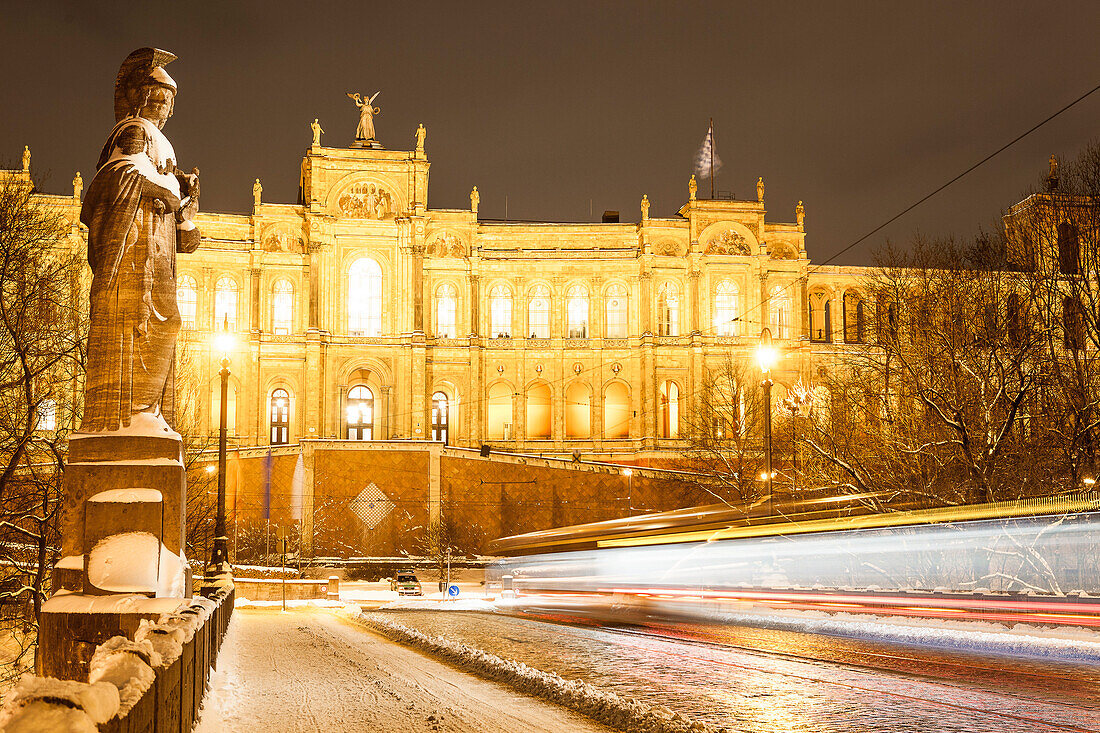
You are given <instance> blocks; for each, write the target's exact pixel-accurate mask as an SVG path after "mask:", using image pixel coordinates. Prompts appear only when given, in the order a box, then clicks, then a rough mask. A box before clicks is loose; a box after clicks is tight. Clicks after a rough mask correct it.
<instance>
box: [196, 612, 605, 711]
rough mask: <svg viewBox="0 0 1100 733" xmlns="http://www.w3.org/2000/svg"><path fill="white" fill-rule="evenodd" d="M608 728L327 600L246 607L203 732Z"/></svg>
mask: <svg viewBox="0 0 1100 733" xmlns="http://www.w3.org/2000/svg"><path fill="white" fill-rule="evenodd" d="M432 730H439V731H470V732H471V733H474V732H476V733H497V732H499V733H513V732H514V731H578V732H582V733H583V732H584V731H606V730H608V729H607V728H604V727H603V726H600V725H597V724H595V723H593V722H591V721H589V720H588V719H587V718H584V717H581V716H579V715H577V714H575V713H572V712H570V711H568V710H565V709H564V708H560V707H557V706H555V705H552V704H550V703H546V702H543V701H540V700H536V699H534V698H530V697H526V696H523V695H520V694H517V693H515V692H513V691H512V690H510V689H508V688H506V687H504V686H501V685H498V684H495V683H492V682H486V681H484V680H482V679H479V678H477V677H474V676H472V675H468V674H465V673H462V672H458V671H456V670H454V669H452V668H451V667H448V666H447V665H445V664H442V663H440V662H437V661H434V660H432V659H429V658H428V657H425V656H423V655H421V654H419V653H417V652H415V651H411V650H409V649H407V648H405V647H402V646H399V645H397V644H395V643H393V642H391V641H388V640H387V639H384V638H383V637H381V636H377V635H375V634H373V633H371V632H369V631H366V630H364V629H363V628H362V627H361V626H357V625H353V624H351V623H349V622H347V621H344V620H343V619H341V618H339V617H338V616H336V615H334V614H332V613H330V612H328V611H325V610H318V609H309V608H299V609H295V610H291V611H288V612H286V613H284V612H281V611H279V610H277V609H270V610H269V609H251V608H249V609H238V610H237V611H236V612H235V613H234V616H233V622H232V624H231V625H230V628H229V633H228V635H227V636H226V639H225V643H224V645H223V647H222V652H221V656H220V658H219V660H218V669H217V671H216V672H215V673H214V675H213V679H212V689H211V691H210V693H209V694H208V696H207V702H206V706H205V709H204V710H203V713H202V718H201V720H200V722H199V725H198V727H197V728H196V731H197V733H282V732H283V731H317V732H320V731H324V733H342V732H343V731H347V732H348V733H352V732H354V733H362V732H363V731H369V733H390V732H391V731H392V732H393V733H403V732H405V731H409V732H410V733H411V732H413V731H417V732H419V731H432Z"/></svg>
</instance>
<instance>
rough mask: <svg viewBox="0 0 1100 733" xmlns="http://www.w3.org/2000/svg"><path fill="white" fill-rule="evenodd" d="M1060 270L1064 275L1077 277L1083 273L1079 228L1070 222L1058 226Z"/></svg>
mask: <svg viewBox="0 0 1100 733" xmlns="http://www.w3.org/2000/svg"><path fill="white" fill-rule="evenodd" d="M1058 270H1059V271H1060V272H1061V273H1062V274H1063V275H1077V274H1078V273H1080V272H1081V247H1080V244H1079V242H1078V235H1077V227H1075V226H1073V225H1072V224H1070V223H1069V222H1062V223H1061V224H1059V225H1058Z"/></svg>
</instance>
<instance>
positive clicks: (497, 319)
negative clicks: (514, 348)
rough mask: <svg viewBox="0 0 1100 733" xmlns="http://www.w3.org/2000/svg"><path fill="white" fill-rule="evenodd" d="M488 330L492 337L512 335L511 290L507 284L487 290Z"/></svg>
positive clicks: (508, 336) (509, 336)
mask: <svg viewBox="0 0 1100 733" xmlns="http://www.w3.org/2000/svg"><path fill="white" fill-rule="evenodd" d="M489 332H490V333H491V334H492V337H493V338H511V336H512V291H511V289H509V287H508V286H507V285H494V286H493V289H492V290H490V291H489Z"/></svg>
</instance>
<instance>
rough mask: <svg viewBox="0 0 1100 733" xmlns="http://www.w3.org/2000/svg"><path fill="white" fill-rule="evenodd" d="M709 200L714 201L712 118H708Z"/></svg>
mask: <svg viewBox="0 0 1100 733" xmlns="http://www.w3.org/2000/svg"><path fill="white" fill-rule="evenodd" d="M710 200H711V201H713V200H714V118H713V117H711V118H710Z"/></svg>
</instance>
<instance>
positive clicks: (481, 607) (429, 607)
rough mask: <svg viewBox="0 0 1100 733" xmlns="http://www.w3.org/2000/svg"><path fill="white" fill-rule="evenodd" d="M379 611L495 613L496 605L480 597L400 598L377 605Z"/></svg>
mask: <svg viewBox="0 0 1100 733" xmlns="http://www.w3.org/2000/svg"><path fill="white" fill-rule="evenodd" d="M378 610H380V611H489V612H492V613H496V610H497V609H496V606H495V605H493V604H492V603H490V602H489V601H483V600H481V599H480V598H463V599H462V600H458V599H455V600H451V599H447V598H440V599H420V600H415V601H410V600H405V599H402V600H400V601H392V602H390V603H387V604H385V605H382V606H379V607H378Z"/></svg>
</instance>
